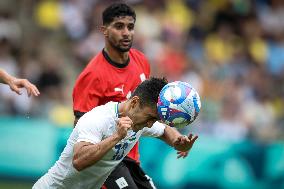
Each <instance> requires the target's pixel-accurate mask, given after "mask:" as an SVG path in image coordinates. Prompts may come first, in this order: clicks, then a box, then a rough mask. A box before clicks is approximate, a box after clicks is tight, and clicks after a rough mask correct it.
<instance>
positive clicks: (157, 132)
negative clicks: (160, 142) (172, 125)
mask: <svg viewBox="0 0 284 189" xmlns="http://www.w3.org/2000/svg"><path fill="white" fill-rule="evenodd" d="M165 128H166V126H165V125H164V124H163V123H160V122H158V121H156V122H155V123H154V124H153V126H152V127H151V128H148V127H145V128H144V129H143V130H142V131H143V132H142V135H144V136H152V137H160V136H162V135H163V134H164V131H165Z"/></svg>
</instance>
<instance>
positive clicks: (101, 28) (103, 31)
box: [100, 25, 108, 36]
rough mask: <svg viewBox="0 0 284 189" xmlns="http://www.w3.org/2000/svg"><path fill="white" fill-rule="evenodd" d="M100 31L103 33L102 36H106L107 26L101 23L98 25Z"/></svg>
mask: <svg viewBox="0 0 284 189" xmlns="http://www.w3.org/2000/svg"><path fill="white" fill-rule="evenodd" d="M100 31H101V32H102V33H103V34H104V36H108V31H107V26H105V25H102V26H101V27H100Z"/></svg>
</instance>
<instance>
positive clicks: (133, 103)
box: [130, 96, 140, 108]
mask: <svg viewBox="0 0 284 189" xmlns="http://www.w3.org/2000/svg"><path fill="white" fill-rule="evenodd" d="M139 103H140V99H139V97H138V96H133V97H132V98H131V101H130V108H135V107H137V106H138V105H139Z"/></svg>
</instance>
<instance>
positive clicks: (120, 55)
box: [104, 47, 128, 64]
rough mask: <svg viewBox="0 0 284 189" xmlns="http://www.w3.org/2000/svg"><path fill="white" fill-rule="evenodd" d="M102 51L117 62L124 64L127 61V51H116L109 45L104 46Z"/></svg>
mask: <svg viewBox="0 0 284 189" xmlns="http://www.w3.org/2000/svg"><path fill="white" fill-rule="evenodd" d="M104 51H105V52H106V53H107V55H108V56H109V58H110V59H111V60H112V61H114V62H116V63H118V64H126V63H127V61H128V52H118V51H117V50H115V49H112V48H110V47H105V48H104Z"/></svg>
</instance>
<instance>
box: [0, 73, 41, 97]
mask: <svg viewBox="0 0 284 189" xmlns="http://www.w3.org/2000/svg"><path fill="white" fill-rule="evenodd" d="M0 82H1V83H4V84H7V85H9V86H10V88H11V90H12V91H14V92H16V93H17V94H19V95H20V94H21V92H20V88H25V89H26V90H27V93H28V96H31V95H34V96H38V95H39V94H40V92H39V90H38V89H37V87H36V86H35V85H34V84H32V83H30V82H29V81H28V80H27V79H19V78H16V77H13V76H11V75H9V74H8V73H7V72H5V71H4V70H2V69H0Z"/></svg>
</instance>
